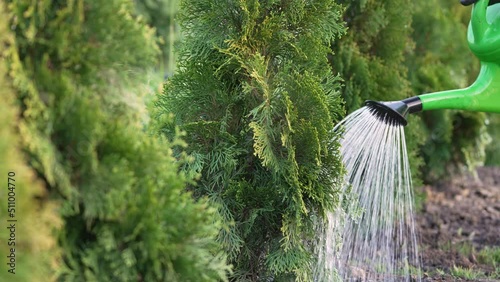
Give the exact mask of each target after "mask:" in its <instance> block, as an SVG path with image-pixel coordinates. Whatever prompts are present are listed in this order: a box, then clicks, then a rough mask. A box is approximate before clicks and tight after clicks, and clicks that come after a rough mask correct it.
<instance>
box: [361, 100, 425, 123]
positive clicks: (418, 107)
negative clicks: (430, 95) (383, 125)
mask: <svg viewBox="0 0 500 282" xmlns="http://www.w3.org/2000/svg"><path fill="white" fill-rule="evenodd" d="M365 105H366V106H367V107H368V108H369V109H371V112H372V113H373V114H374V115H375V116H377V117H378V118H379V119H381V120H383V121H385V122H387V123H395V124H397V125H403V126H406V125H407V124H408V121H407V120H406V118H407V117H408V114H412V113H416V112H420V111H422V101H421V100H420V98H419V97H418V96H415V97H411V98H408V99H404V100H401V101H391V102H377V101H371V100H368V101H366V102H365Z"/></svg>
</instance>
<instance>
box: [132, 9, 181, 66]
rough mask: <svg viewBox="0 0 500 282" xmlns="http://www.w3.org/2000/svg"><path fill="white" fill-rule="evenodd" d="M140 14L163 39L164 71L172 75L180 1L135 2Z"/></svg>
mask: <svg viewBox="0 0 500 282" xmlns="http://www.w3.org/2000/svg"><path fill="white" fill-rule="evenodd" d="M134 3H135V5H136V7H137V11H138V13H139V14H140V15H141V16H143V17H144V18H145V20H146V22H147V23H148V24H149V25H150V26H152V27H154V28H155V30H156V34H157V35H158V36H159V37H160V38H161V40H160V42H159V45H160V49H161V59H160V63H161V67H162V70H163V71H164V72H165V73H166V74H168V75H171V74H172V73H173V72H174V68H175V60H176V59H175V54H174V45H175V44H176V43H177V42H178V40H179V37H180V36H179V30H178V26H177V24H176V21H175V16H176V15H177V13H178V10H179V0H135V1H134Z"/></svg>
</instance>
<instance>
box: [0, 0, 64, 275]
mask: <svg viewBox="0 0 500 282" xmlns="http://www.w3.org/2000/svg"><path fill="white" fill-rule="evenodd" d="M12 43H13V36H12V33H11V32H10V30H9V29H8V17H7V13H6V10H5V6H4V4H3V2H2V3H0V89H2V102H1V103H0V136H1V138H0V177H1V178H2V182H3V183H4V184H3V185H2V189H1V190H0V199H1V201H0V209H1V211H2V212H1V213H0V221H1V222H2V230H1V232H0V253H1V254H2V260H1V261H2V263H1V265H0V281H19V282H21V281H40V282H43V281H52V280H53V279H54V272H53V269H52V268H53V267H57V265H58V264H60V250H59V249H58V248H57V247H56V240H55V238H54V237H53V236H52V233H53V232H55V231H56V229H57V228H59V227H60V225H61V218H60V217H59V216H58V215H57V214H56V213H55V209H56V208H57V203H56V201H54V200H51V199H50V198H49V197H48V195H47V191H46V190H45V189H44V188H43V185H42V183H40V181H37V180H36V179H35V177H34V176H35V175H34V173H33V171H32V170H31V169H30V168H29V167H28V166H27V165H26V163H25V158H24V154H23V153H22V151H21V148H20V146H19V143H20V136H19V132H17V131H16V128H17V127H18V125H19V123H20V121H19V120H18V116H19V107H18V105H17V104H16V103H15V95H14V91H13V90H12V88H11V86H12V85H11V84H10V83H9V78H8V69H7V65H6V64H5V59H6V57H8V50H7V48H6V47H7V46H10V45H11V44H12ZM9 173H14V175H13V176H12V177H11V178H12V179H11V180H8V177H9ZM8 183H10V184H12V185H8ZM8 188H11V189H8ZM12 192H13V193H14V194H13V193H12ZM11 197H14V198H15V199H14V198H11ZM12 204H14V205H12ZM11 214H12V215H13V216H14V217H10V215H11ZM7 220H17V222H7ZM11 223H13V224H15V231H14V230H12V231H14V232H15V233H13V235H14V237H11V236H10V235H11V233H10V230H9V229H7V227H8V226H9V225H10V224H11ZM11 249H15V252H14V255H15V260H16V261H15V265H12V266H11V265H9V264H8V263H9V262H10V258H6V257H7V256H10V255H11ZM9 270H11V271H13V272H15V274H12V273H9V272H8V271H9Z"/></svg>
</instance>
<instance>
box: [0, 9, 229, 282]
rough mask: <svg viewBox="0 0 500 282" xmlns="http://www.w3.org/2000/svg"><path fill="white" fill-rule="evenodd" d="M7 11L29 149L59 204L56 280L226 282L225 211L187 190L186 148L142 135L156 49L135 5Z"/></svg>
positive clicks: (21, 128) (13, 76)
mask: <svg viewBox="0 0 500 282" xmlns="http://www.w3.org/2000/svg"><path fill="white" fill-rule="evenodd" d="M8 3H9V7H10V14H9V15H8V17H9V19H10V23H9V27H10V28H11V29H12V31H13V41H12V44H10V48H9V52H8V57H6V60H7V62H8V68H9V76H10V77H9V80H10V81H12V82H13V86H14V90H15V93H16V105H19V108H20V112H19V116H20V117H21V119H20V121H19V124H18V125H17V128H18V133H19V135H20V138H19V140H20V144H21V146H22V149H23V151H24V153H25V154H26V156H27V158H28V160H29V165H30V167H31V168H32V169H33V170H35V171H36V174H37V176H38V178H39V179H40V180H41V181H42V182H43V184H44V185H45V186H46V187H47V190H48V191H49V193H50V197H51V198H53V199H56V200H57V201H58V202H60V205H61V208H60V209H59V212H60V215H61V217H62V220H63V226H62V228H61V231H60V232H59V234H58V242H59V246H60V248H61V256H62V261H61V264H60V265H57V266H56V267H57V269H56V273H57V275H58V280H62V281H219V280H225V278H226V273H227V270H228V267H227V265H226V264H225V256H224V254H223V253H222V252H221V251H220V247H219V245H218V243H217V242H216V241H215V239H216V236H217V234H218V231H219V226H220V221H219V219H218V217H217V216H216V211H215V209H213V208H211V207H210V206H208V204H207V202H206V201H205V200H203V199H201V200H200V201H199V202H194V201H193V199H192V197H191V196H190V195H189V194H187V193H185V191H184V189H185V186H186V185H187V183H190V182H191V178H190V177H189V176H187V175H185V174H183V173H179V172H178V170H179V165H180V164H181V163H182V160H180V161H179V160H175V159H174V158H173V156H172V151H171V150H170V149H169V148H170V147H171V146H173V145H175V144H178V145H179V146H180V145H183V142H182V141H180V140H179V139H178V138H177V136H173V137H172V138H171V139H170V141H167V140H164V141H163V142H160V141H157V140H156V139H152V138H151V137H150V136H149V135H148V134H146V133H144V126H145V125H146V122H147V118H146V117H145V116H144V111H143V109H144V106H143V101H142V98H141V96H140V93H141V92H143V91H145V89H143V88H144V87H143V85H144V83H142V82H141V81H143V80H145V77H144V76H143V75H142V73H145V72H146V71H147V69H148V68H149V67H150V66H152V65H154V64H155V58H156V56H157V54H158V53H157V51H158V50H157V47H156V44H155V42H156V38H155V37H154V36H153V35H154V33H153V31H152V30H151V29H149V28H148V27H147V26H146V25H145V24H144V23H142V22H140V21H139V20H137V18H135V17H134V16H133V15H132V10H133V7H132V3H131V2H130V1H126V0H110V1H97V0H85V1H83V0H70V1H49V0H47V1H31V0H17V1H8ZM2 106H3V104H2ZM2 109H3V108H2ZM2 114H4V113H3V111H2ZM2 126H3V124H2ZM1 144H2V145H3V144H4V143H3V139H2V143H1ZM2 198H3V197H2ZM28 220H29V219H27V218H24V219H23V221H24V222H28ZM33 220H35V219H33ZM34 226H36V225H34ZM2 247H3V246H2ZM2 254H3V252H2ZM2 275H3V274H2ZM44 281H46V280H44Z"/></svg>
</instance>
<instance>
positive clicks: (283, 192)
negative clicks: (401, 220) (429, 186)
mask: <svg viewBox="0 0 500 282" xmlns="http://www.w3.org/2000/svg"><path fill="white" fill-rule="evenodd" d="M469 14H470V8H464V7H462V6H461V5H459V3H458V1H456V0H446V1H442V0H430V1H409V0H387V1H376V0H353V1H344V0H339V1H329V0H315V1H308V2H304V1H299V0H289V1H275V0H266V1H256V0H242V1H235V0H228V1H215V0H183V1H177V0H147V1H130V0H110V1H97V0H69V1H49V0H42V1H30V0H6V1H3V2H1V3H0V15H1V17H0V42H1V44H0V56H1V58H2V60H1V62H0V89H1V91H2V94H1V95H2V101H3V102H2V103H1V104H0V121H1V123H0V132H1V136H2V138H1V140H0V173H1V175H6V173H7V171H10V170H15V171H16V174H17V175H18V176H17V179H18V181H19V183H17V192H18V197H17V199H18V216H19V218H20V219H22V220H23V222H22V224H20V225H19V229H18V234H19V236H18V238H19V239H18V242H19V249H18V254H19V260H18V267H19V269H18V270H19V275H18V276H16V278H17V279H19V281H50V280H56V279H58V280H65V281H74V280H76V281H85V280H92V279H94V280H95V279H97V277H99V281H107V280H110V281H111V280H113V281H116V280H119V281H122V280H123V281H129V280H131V281H137V280H139V281H220V280H227V279H232V280H235V281H236V280H237V281H245V280H248V281H257V280H265V279H267V280H274V281H289V280H294V279H295V280H302V281H308V280H310V275H311V274H310V269H311V265H312V264H313V263H314V258H313V257H312V256H311V245H312V242H313V241H314V228H313V226H314V224H315V223H317V222H319V221H321V216H322V215H323V213H324V212H325V211H326V210H329V209H332V208H333V207H334V206H335V204H336V194H335V191H336V190H335V188H336V187H337V186H336V185H337V182H338V180H339V178H340V177H341V175H342V173H343V172H342V167H341V165H340V161H339V157H338V155H337V149H338V148H337V144H336V143H335V142H334V138H333V136H332V134H331V131H330V130H331V128H332V127H333V126H334V125H335V123H336V122H338V121H339V120H340V119H341V118H342V117H343V116H345V114H346V113H349V112H352V111H353V110H355V109H357V108H359V107H360V106H362V103H363V101H364V100H367V99H374V100H397V99H402V98H405V97H409V96H412V95H418V94H421V93H425V92H434V91H438V90H443V89H450V88H458V87H464V86H467V85H469V84H470V83H471V82H472V81H474V79H475V77H476V74H477V71H478V67H479V65H478V62H477V60H476V59H475V58H474V57H473V56H472V54H471V53H470V52H469V50H468V47H467V44H466V40H465V38H466V37H465V36H466V27H467V23H468V20H469ZM176 15H178V17H177V16H176ZM179 26H181V27H182V28H181V29H179ZM180 31H182V32H180ZM181 33H182V36H181ZM174 47H176V48H174ZM174 49H176V50H177V53H175V54H174ZM176 65H177V67H176ZM176 70H177V71H176ZM174 71H175V75H173V76H172V74H173V73H174ZM165 77H168V79H167V82H166V83H165V89H164V90H163V92H162V94H161V95H156V94H158V92H160V91H161V90H159V88H160V89H161V85H162V83H163V81H164V78H165ZM155 96H157V98H156V105H155V106H154V107H153V106H151V105H149V101H151V100H152V99H153V98H154V97H155ZM148 106H150V107H149V108H148ZM171 113H174V114H175V116H172V115H171ZM499 128H500V118H499V117H498V115H485V114H482V113H467V112H459V111H435V112H428V113H424V114H420V115H418V116H416V117H412V120H411V121H410V125H409V127H408V128H407V139H408V145H409V148H410V158H411V164H412V170H413V176H414V180H415V181H416V182H417V183H419V181H420V180H422V181H424V182H427V183H431V182H433V181H435V180H436V179H440V178H442V177H444V176H449V175H452V174H453V173H458V172H462V171H464V170H467V169H470V168H472V167H474V166H476V165H479V164H481V163H483V162H484V161H486V163H487V164H490V165H499V164H500V148H499V147H498V146H499V145H498V142H490V141H491V140H496V139H498V138H500V132H499V130H498V129H499ZM181 129H182V130H181ZM183 132H184V133H183ZM185 142H186V143H185ZM5 195H6V191H5V190H2V191H0V198H1V199H2V202H1V204H0V207H1V208H2V210H5V206H6V204H7V203H6V201H4V200H3V199H5ZM193 196H194V197H193ZM0 220H2V221H3V222H5V220H6V218H5V215H3V213H0ZM6 234H7V233H6V232H0V249H1V253H2V254H3V253H6V252H7V246H6V244H5V240H6V239H7V237H5V236H6ZM7 235H8V234H7ZM230 264H231V265H232V266H229V265H230ZM6 267H7V266H6V264H4V263H2V264H1V266H0V280H2V281H3V280H5V281H7V280H8V279H10V276H8V274H7V272H6V269H5V268H6Z"/></svg>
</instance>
